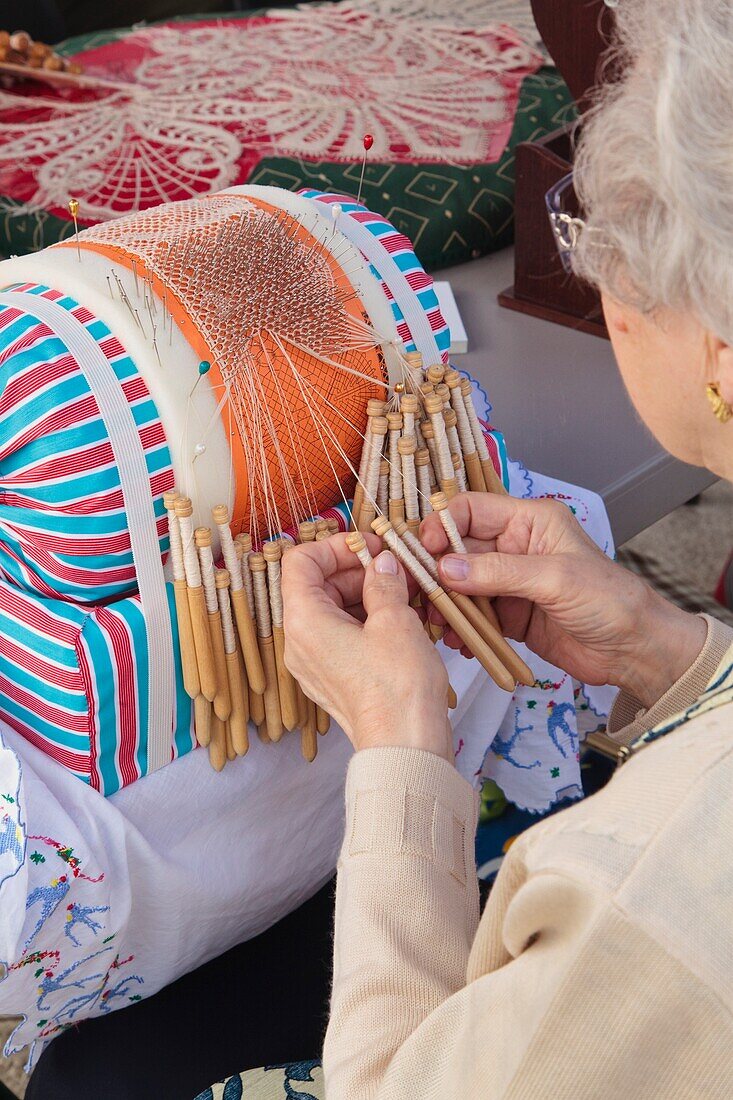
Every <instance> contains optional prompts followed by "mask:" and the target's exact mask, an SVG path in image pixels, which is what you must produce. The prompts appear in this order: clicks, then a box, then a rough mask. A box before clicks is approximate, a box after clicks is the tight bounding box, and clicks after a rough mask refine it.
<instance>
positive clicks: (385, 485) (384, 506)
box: [377, 458, 389, 513]
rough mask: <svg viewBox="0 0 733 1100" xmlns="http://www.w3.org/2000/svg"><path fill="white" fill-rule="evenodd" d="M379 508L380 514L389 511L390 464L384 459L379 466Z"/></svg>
mask: <svg viewBox="0 0 733 1100" xmlns="http://www.w3.org/2000/svg"><path fill="white" fill-rule="evenodd" d="M377 508H378V509H379V511H380V512H383V513H385V512H388V511H389V462H387V459H386V458H384V459H382V461H381V462H380V464H379V488H378V489H377Z"/></svg>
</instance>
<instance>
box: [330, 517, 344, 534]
mask: <svg viewBox="0 0 733 1100" xmlns="http://www.w3.org/2000/svg"><path fill="white" fill-rule="evenodd" d="M328 530H329V531H330V533H331V534H332V535H338V534H339V532H340V530H341V528H340V527H339V521H338V520H337V519H329V520H328Z"/></svg>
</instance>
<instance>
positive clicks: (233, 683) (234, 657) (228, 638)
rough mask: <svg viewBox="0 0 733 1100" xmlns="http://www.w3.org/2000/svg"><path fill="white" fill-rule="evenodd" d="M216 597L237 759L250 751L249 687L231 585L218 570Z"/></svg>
mask: <svg viewBox="0 0 733 1100" xmlns="http://www.w3.org/2000/svg"><path fill="white" fill-rule="evenodd" d="M215 583H216V595H217V599H218V601H219V614H220V615H221V628H222V635H223V638H224V652H225V654H226V666H227V676H228V678H229V695H230V697H231V701H232V708H231V713H230V715H229V731H230V734H231V740H232V747H233V749H234V752H235V753H236V755H237V756H244V754H245V753H246V752H247V749H248V748H249V734H248V731H247V723H248V721H249V685H248V684H247V679H246V673H245V670H244V667H243V665H242V663H241V662H240V659H239V653H238V651H237V638H236V635H235V633H234V618H233V615H232V603H231V599H230V597H229V585H230V583H231V580H230V576H229V570H228V569H217V571H216V576H215Z"/></svg>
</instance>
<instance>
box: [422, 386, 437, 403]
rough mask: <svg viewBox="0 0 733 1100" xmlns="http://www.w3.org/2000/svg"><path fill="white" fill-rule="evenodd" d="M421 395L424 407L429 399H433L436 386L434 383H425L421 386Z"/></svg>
mask: <svg viewBox="0 0 733 1100" xmlns="http://www.w3.org/2000/svg"><path fill="white" fill-rule="evenodd" d="M420 393H421V395H422V402H423V405H424V404H425V401H426V399H427V398H428V397H432V395H433V394H434V393H435V386H434V385H433V383H432V382H423V383H422V384H421V386H420Z"/></svg>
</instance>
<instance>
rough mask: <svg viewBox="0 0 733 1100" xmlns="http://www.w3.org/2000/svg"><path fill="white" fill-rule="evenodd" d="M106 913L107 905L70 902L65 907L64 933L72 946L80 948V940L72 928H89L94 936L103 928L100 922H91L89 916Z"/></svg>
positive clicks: (107, 910)
mask: <svg viewBox="0 0 733 1100" xmlns="http://www.w3.org/2000/svg"><path fill="white" fill-rule="evenodd" d="M108 912H109V905H79V903H78V902H76V901H72V902H71V904H70V905H67V906H66V926H65V928H64V932H65V933H66V935H67V936H68V937H69V939H70V940H71V942H72V943H73V944H75V945H76V946H77V947H81V940H78V939H77V938H76V936H75V935H74V933H73V931H72V929H73V928H74V926H75V925H77V924H81V925H82V926H84V927H86V928H90V929H91V931H92V932H93V933H94V935H95V936H96V934H97V932H98V931H99V930H100V928H102V927H103V926H102V924H101V922H100V921H97V920H92V917H91V914H92V913H108Z"/></svg>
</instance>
